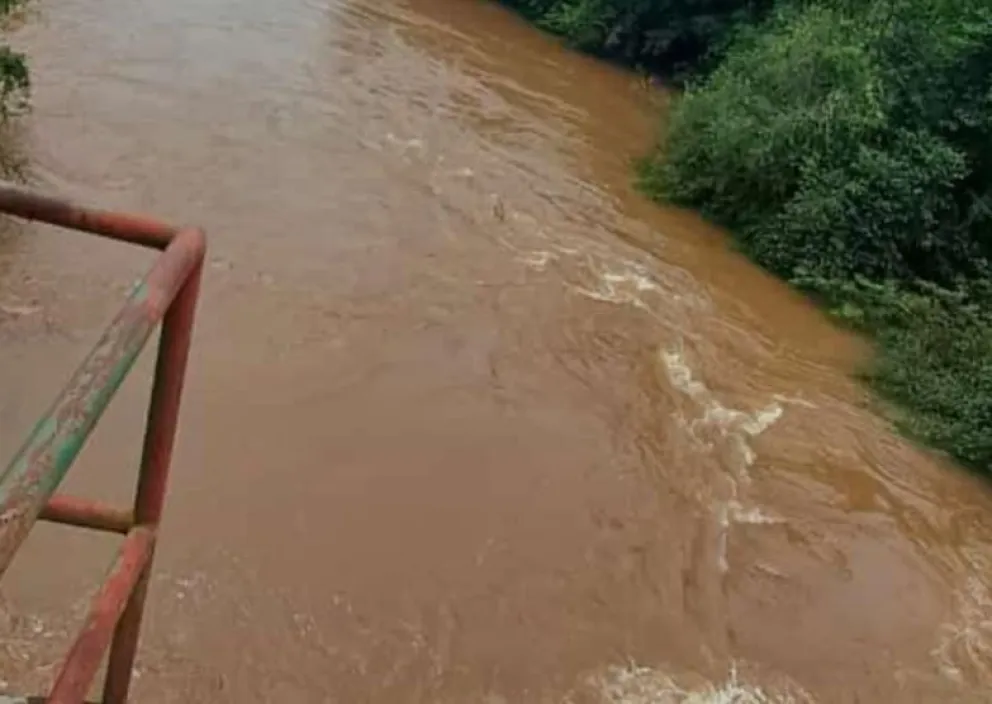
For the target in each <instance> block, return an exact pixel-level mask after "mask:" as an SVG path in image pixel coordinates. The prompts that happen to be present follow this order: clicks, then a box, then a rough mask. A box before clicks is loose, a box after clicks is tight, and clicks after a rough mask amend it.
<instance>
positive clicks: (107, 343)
mask: <svg viewBox="0 0 992 704" xmlns="http://www.w3.org/2000/svg"><path fill="white" fill-rule="evenodd" d="M205 251H206V241H205V239H204V236H203V233H202V232H200V231H199V230H183V231H181V232H180V233H179V234H178V235H177V236H176V237H175V239H174V240H173V241H172V243H171V244H169V246H168V247H167V248H166V250H165V252H164V254H163V255H162V256H161V257H159V258H158V260H157V261H156V262H155V265H154V266H153V267H152V269H151V271H149V273H148V275H147V276H146V277H145V279H144V281H142V283H141V284H139V285H138V286H137V287H136V288H135V290H134V292H133V293H132V294H131V296H130V298H129V299H128V301H127V303H126V304H125V306H124V308H123V310H122V311H121V312H120V313H119V314H118V315H117V317H116V318H115V319H114V321H113V322H112V323H111V324H110V326H109V327H108V328H107V330H106V332H105V333H104V334H103V336H102V337H101V338H100V340H99V341H98V342H97V344H96V347H95V348H94V349H93V351H92V352H91V353H90V355H89V356H88V357H87V358H86V359H85V360H84V361H83V363H82V365H81V366H80V367H79V368H78V369H77V370H76V372H75V374H73V376H72V378H71V379H70V380H69V383H68V385H67V386H66V388H65V389H64V390H63V391H62V393H61V394H60V395H59V397H58V398H57V399H56V401H55V403H54V404H53V405H52V407H51V408H50V409H49V411H48V412H47V413H46V414H45V415H44V416H43V417H42V419H41V420H40V421H39V422H38V424H37V425H36V426H35V428H34V430H33V431H32V432H31V434H30V436H29V437H28V439H27V441H26V442H25V443H24V445H23V446H22V447H21V449H20V450H19V451H18V452H17V454H16V455H15V456H14V458H13V460H11V462H10V464H9V465H8V466H7V468H6V469H5V470H4V471H3V472H2V473H0V577H2V576H3V574H4V572H5V571H6V569H7V567H8V566H9V565H10V561H11V560H12V559H13V556H14V554H15V553H16V551H17V549H18V547H20V545H21V543H22V542H23V541H24V539H25V537H27V534H28V531H30V529H31V526H32V525H34V523H35V521H36V520H37V518H38V515H39V514H40V513H41V510H42V508H43V507H44V506H45V504H46V503H47V502H48V499H49V498H50V497H51V495H52V494H53V493H54V492H55V490H56V489H57V488H58V486H59V484H60V483H61V482H62V480H63V479H64V478H65V475H66V473H67V472H68V470H69V467H70V466H71V465H72V462H73V461H74V460H75V458H76V456H77V455H78V454H79V451H80V449H81V448H82V446H83V443H84V442H85V441H86V439H87V438H88V437H89V434H90V432H91V431H92V430H93V427H94V425H95V424H96V422H97V420H98V419H99V418H100V416H101V415H102V414H103V411H104V410H105V409H106V408H107V406H108V405H109V403H110V400H111V399H112V398H113V396H114V393H115V392H116V391H117V389H118V388H119V387H120V385H121V383H122V382H123V380H124V377H125V376H126V375H127V373H128V371H130V369H131V366H132V365H133V364H134V362H135V360H136V359H137V357H138V354H139V353H140V352H141V349H142V348H143V347H144V344H145V342H146V341H147V340H148V337H149V336H150V335H151V332H152V330H153V329H154V328H155V326H156V325H157V324H158V323H159V321H160V320H161V319H162V316H163V315H164V314H165V311H166V309H167V308H168V306H169V304H170V303H171V302H172V300H173V299H174V298H175V296H176V293H177V292H178V290H179V288H180V286H181V285H182V284H183V282H184V281H185V280H186V279H187V278H188V277H189V275H190V273H191V272H193V271H196V270H197V267H198V266H199V264H200V263H201V262H202V260H203V256H204V252H205Z"/></svg>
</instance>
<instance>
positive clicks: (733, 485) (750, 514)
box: [659, 349, 784, 573]
mask: <svg viewBox="0 0 992 704" xmlns="http://www.w3.org/2000/svg"><path fill="white" fill-rule="evenodd" d="M659 357H660V360H661V363H662V366H663V368H664V371H665V375H666V377H667V379H668V382H669V384H671V386H672V388H674V389H675V390H676V391H679V392H680V393H682V394H683V395H684V396H686V397H687V398H689V399H690V400H691V401H692V402H693V403H694V404H695V405H696V406H697V407H698V408H699V411H700V412H699V415H698V417H696V418H693V419H691V420H689V421H687V422H686V423H685V425H684V427H686V428H687V430H688V433H689V435H690V436H692V437H693V438H694V439H696V440H697V441H698V440H700V438H704V439H705V440H706V442H705V446H706V447H707V448H710V449H711V451H713V452H720V453H721V460H722V466H723V468H724V470H725V471H726V474H727V477H728V478H729V491H728V492H727V493H725V494H724V495H723V496H719V495H717V496H708V497H706V499H705V500H706V501H707V502H708V503H709V505H710V506H711V507H712V511H713V514H714V520H715V522H716V525H717V536H716V546H715V551H716V562H717V568H718V569H719V570H720V572H721V573H726V572H727V570H728V569H729V564H728V558H727V549H728V548H727V545H728V542H729V536H730V530H731V527H732V526H733V525H734V524H748V525H771V524H777V523H782V522H784V521H783V519H781V518H778V517H775V516H772V515H770V514H768V513H766V512H765V511H763V510H762V509H761V508H760V507H757V506H747V505H745V502H744V500H743V499H742V497H741V493H742V487H745V488H746V486H747V485H748V484H749V483H750V474H749V472H748V470H749V468H750V467H751V466H752V465H753V464H754V462H755V461H756V460H757V453H756V452H755V451H754V449H753V448H752V447H751V440H752V439H753V438H755V437H757V436H759V435H761V434H762V433H764V432H765V431H766V430H768V429H769V428H770V427H772V426H773V425H774V424H775V423H776V422H777V421H778V420H779V419H780V418H781V417H782V415H783V414H784V410H783V408H782V406H781V404H780V403H778V402H773V403H771V404H769V405H768V406H766V407H764V408H762V409H759V410H757V411H754V412H748V411H743V410H740V409H736V408H728V407H726V406H724V405H723V404H722V403H720V401H719V400H718V399H717V398H716V397H715V395H714V394H713V392H712V391H710V389H709V388H708V387H707V386H706V385H705V384H704V383H703V382H701V381H699V380H698V379H696V378H695V377H694V375H693V373H692V369H691V368H690V367H689V365H688V363H687V362H686V359H685V355H684V354H683V352H682V350H680V349H676V350H662V351H661V352H660V353H659Z"/></svg>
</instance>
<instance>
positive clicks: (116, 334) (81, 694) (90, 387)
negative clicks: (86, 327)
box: [0, 183, 206, 704]
mask: <svg viewBox="0 0 992 704" xmlns="http://www.w3.org/2000/svg"><path fill="white" fill-rule="evenodd" d="M0 213H6V214H8V215H14V216H18V217H21V218H26V219H30V220H39V221H42V222H46V223H50V224H52V225H59V226H62V227H65V228H69V229H73V230H80V231H83V232H89V233H91V234H95V235H100V236H103V237H108V238H110V239H114V240H121V241H124V242H129V243H132V244H140V245H143V246H145V247H151V248H155V249H160V250H162V254H161V255H159V257H158V259H157V260H156V262H155V264H154V265H153V266H152V268H151V270H150V271H149V272H148V275H147V276H146V277H145V278H144V280H143V281H142V282H141V283H140V284H139V285H138V286H137V287H136V288H135V290H134V291H133V292H132V294H131V296H130V297H129V298H128V300H127V302H126V303H125V305H124V308H123V309H122V310H121V311H120V313H118V315H117V317H116V318H115V319H114V321H113V322H112V323H111V324H110V326H109V327H108V328H107V330H106V331H105V332H104V334H103V336H102V337H101V338H100V340H99V342H97V344H96V347H94V349H93V351H92V352H91V353H90V355H89V356H88V357H87V358H86V359H85V360H84V361H83V363H82V365H81V366H80V367H79V368H78V369H77V370H76V372H75V373H74V374H73V376H72V378H71V379H70V380H69V383H68V385H67V386H66V387H65V389H64V390H63V391H62V393H61V394H60V395H59V397H58V398H57V399H56V400H55V403H54V404H53V405H52V406H51V408H50V409H49V410H48V411H47V412H46V413H45V415H44V416H43V417H42V419H41V420H40V421H39V422H38V424H37V425H36V426H35V428H34V430H33V431H32V432H31V434H30V435H29V437H28V439H27V440H26V441H25V443H24V445H23V446H22V447H21V448H20V450H19V451H18V452H17V454H16V455H15V456H14V458H13V459H12V460H11V461H10V463H9V464H8V465H7V467H6V469H4V470H3V472H2V474H0V577H2V576H3V574H4V573H5V572H6V570H7V567H8V566H9V565H10V563H11V560H12V559H13V558H14V555H15V554H16V552H17V549H18V548H19V547H20V546H21V543H23V541H24V539H25V538H26V537H27V534H28V532H29V531H30V530H31V528H32V526H33V525H34V523H35V521H36V520H37V519H39V518H41V519H43V520H48V521H54V522H56V523H65V524H68V525H73V526H82V527H86V528H93V529H96V530H102V531H109V532H113V533H120V534H122V535H123V536H124V540H123V543H122V545H121V547H120V551H119V552H118V554H117V559H116V560H115V561H114V564H113V566H112V567H111V569H110V572H109V573H108V575H107V578H106V581H105V582H104V584H103V585H102V587H101V588H100V589H99V591H97V593H96V596H95V597H94V598H93V602H92V604H91V606H90V610H89V613H88V615H87V617H86V621H85V623H84V625H83V627H82V629H81V630H80V632H79V635H78V636H77V638H76V640H75V642H74V643H73V645H72V647H71V649H70V650H69V653H68V655H67V656H66V657H65V660H64V661H63V663H62V666H61V669H60V670H59V673H58V675H57V676H56V678H55V682H54V683H53V685H52V688H51V690H50V692H49V695H48V698H47V700H46V699H41V700H30V701H42V702H44V701H47V702H48V703H49V704H79V702H82V701H83V699H84V698H85V696H86V693H87V691H88V690H89V689H90V687H91V684H92V681H93V679H94V677H95V676H96V673H97V670H98V669H99V667H100V664H101V662H102V660H103V657H104V655H105V654H106V653H107V650H108V648H109V658H108V660H107V673H106V679H105V681H104V686H103V697H102V701H103V702H104V704H123V703H124V702H125V701H127V698H128V689H129V687H130V683H131V671H132V668H133V664H134V657H135V650H136V647H137V643H138V631H139V628H140V626H141V617H142V613H143V612H144V604H145V594H146V592H147V589H148V578H149V574H150V572H151V564H152V557H153V554H154V551H155V540H156V538H157V535H158V527H159V520H160V518H161V515H162V506H163V503H164V500H165V491H166V484H167V482H168V478H169V465H170V462H171V459H172V449H173V444H174V440H175V434H176V425H177V421H178V417H179V402H180V396H181V394H182V388H183V379H184V377H185V373H186V361H187V358H188V356H189V346H190V337H191V333H192V329H193V316H194V312H195V309H196V303H197V298H198V294H199V286H200V276H201V273H202V270H203V258H204V254H205V252H206V240H205V238H204V235H203V233H202V232H201V231H200V230H198V229H195V228H176V227H171V226H169V225H167V224H165V223H161V222H158V221H156V220H152V219H149V218H145V217H141V216H135V215H127V214H123V213H114V212H107V211H99V210H91V209H87V208H82V207H79V206H76V205H73V204H71V203H68V202H65V201H62V200H59V199H55V198H50V197H47V196H42V195H39V194H36V193H32V192H30V191H27V190H24V189H21V188H18V187H16V186H12V185H8V184H2V183H0ZM160 322H161V323H162V334H161V338H160V341H159V349H158V360H157V363H156V367H155V378H154V381H153V386H152V395H151V401H150V402H149V406H148V417H147V425H146V428H145V439H144V446H143V450H142V456H141V467H140V470H139V474H138V485H137V491H136V492H135V497H134V503H133V505H132V506H131V507H130V508H128V509H120V508H115V507H111V506H104V505H102V504H98V503H94V502H91V501H86V500H83V499H78V498H75V497H70V496H62V495H57V494H55V491H56V489H58V486H59V484H60V483H61V482H62V480H63V479H64V478H65V476H66V474H67V472H68V471H69V468H70V467H71V466H72V463H73V462H74V460H75V459H76V456H77V455H78V454H79V451H80V450H81V449H82V446H83V444H84V442H85V441H86V438H87V437H88V436H89V434H90V432H91V431H92V430H93V427H94V426H95V425H96V422H97V421H98V420H99V418H100V416H101V415H102V413H103V411H104V410H105V409H106V407H107V406H108V405H109V403H110V400H111V399H112V398H113V396H114V393H115V392H116V391H117V389H118V387H119V386H120V384H121V382H123V380H124V378H125V377H126V376H127V373H128V372H129V371H130V369H131V366H132V365H133V364H134V362H135V360H136V359H137V358H138V355H139V353H140V352H141V350H142V348H143V347H144V345H145V343H146V342H147V340H148V338H149V337H150V335H151V333H152V332H153V331H154V330H155V328H156V327H157V326H158V324H159V323H160ZM0 637H2V636H0ZM15 701H16V702H25V701H29V700H27V699H23V698H21V699H17V698H11V697H10V696H5V695H4V694H2V693H0V704H2V703H3V702H15Z"/></svg>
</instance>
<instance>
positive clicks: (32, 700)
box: [0, 694, 100, 704]
mask: <svg viewBox="0 0 992 704" xmlns="http://www.w3.org/2000/svg"><path fill="white" fill-rule="evenodd" d="M0 704H48V697H21V696H14V695H10V694H0ZM80 704H100V703H99V702H80Z"/></svg>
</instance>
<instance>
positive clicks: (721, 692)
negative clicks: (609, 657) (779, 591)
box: [592, 664, 814, 704]
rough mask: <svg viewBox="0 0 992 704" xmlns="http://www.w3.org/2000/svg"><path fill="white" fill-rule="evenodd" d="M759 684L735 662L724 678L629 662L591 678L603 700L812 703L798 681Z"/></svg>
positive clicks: (615, 703) (634, 703) (624, 703)
mask: <svg viewBox="0 0 992 704" xmlns="http://www.w3.org/2000/svg"><path fill="white" fill-rule="evenodd" d="M778 679H779V680H780V681H777V682H775V683H774V684H771V685H759V684H757V683H754V682H748V681H746V680H745V678H743V677H742V676H741V675H740V673H739V671H738V667H737V665H736V664H734V665H731V667H730V671H729V672H728V674H727V676H726V678H725V679H724V680H723V681H722V682H706V681H700V678H698V677H692V676H673V675H671V674H669V673H666V672H663V671H661V670H658V669H655V668H650V667H643V666H639V665H628V666H626V667H611V668H608V669H607V670H606V671H605V672H604V673H603V674H602V675H599V676H597V677H595V678H593V680H592V685H593V686H594V688H595V689H596V690H597V692H598V694H599V696H600V698H601V701H602V702H603V704H799V703H803V704H812V703H813V702H814V699H813V697H812V696H811V695H810V694H809V693H807V692H806V691H805V690H803V689H802V688H801V687H799V686H798V685H796V684H795V683H793V682H791V681H788V680H785V679H783V678H778Z"/></svg>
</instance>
